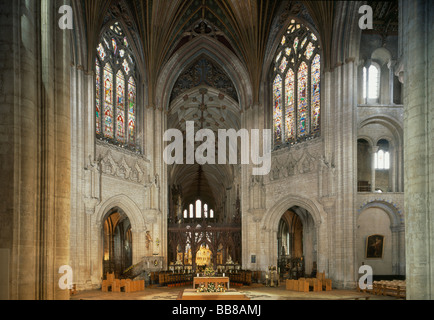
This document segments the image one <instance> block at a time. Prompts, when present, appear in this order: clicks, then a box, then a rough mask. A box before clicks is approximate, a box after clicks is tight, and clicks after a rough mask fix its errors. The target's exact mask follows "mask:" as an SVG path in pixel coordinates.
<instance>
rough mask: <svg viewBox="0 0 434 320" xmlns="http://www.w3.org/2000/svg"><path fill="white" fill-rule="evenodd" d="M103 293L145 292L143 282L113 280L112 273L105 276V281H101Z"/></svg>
mask: <svg viewBox="0 0 434 320" xmlns="http://www.w3.org/2000/svg"><path fill="white" fill-rule="evenodd" d="M101 290H102V291H103V292H110V291H111V292H125V293H131V292H138V291H144V290H145V280H131V279H122V280H120V279H115V276H114V273H113V274H109V273H108V274H107V280H103V281H102V286H101Z"/></svg>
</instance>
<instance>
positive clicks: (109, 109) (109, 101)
mask: <svg viewBox="0 0 434 320" xmlns="http://www.w3.org/2000/svg"><path fill="white" fill-rule="evenodd" d="M113 122H114V121H113V72H112V68H111V67H110V64H108V63H107V64H106V66H105V68H104V121H103V125H104V136H105V137H106V138H113Z"/></svg>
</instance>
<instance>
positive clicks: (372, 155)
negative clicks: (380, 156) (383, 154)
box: [369, 146, 378, 192]
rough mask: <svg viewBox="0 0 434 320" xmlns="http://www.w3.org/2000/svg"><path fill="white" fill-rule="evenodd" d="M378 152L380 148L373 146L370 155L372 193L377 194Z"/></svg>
mask: <svg viewBox="0 0 434 320" xmlns="http://www.w3.org/2000/svg"><path fill="white" fill-rule="evenodd" d="M377 152H378V147H377V146H373V147H372V148H371V149H370V151H369V153H370V154H371V192H375V169H376V168H375V155H376V154H377Z"/></svg>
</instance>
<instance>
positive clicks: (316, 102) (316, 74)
mask: <svg viewBox="0 0 434 320" xmlns="http://www.w3.org/2000/svg"><path fill="white" fill-rule="evenodd" d="M311 70H312V75H311V78H310V79H311V86H312V88H311V94H312V98H311V112H312V115H311V130H312V132H318V131H319V129H320V109H321V57H320V55H319V54H317V55H316V56H315V58H314V59H313V61H312V68H311Z"/></svg>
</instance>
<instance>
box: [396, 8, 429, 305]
mask: <svg viewBox="0 0 434 320" xmlns="http://www.w3.org/2000/svg"><path fill="white" fill-rule="evenodd" d="M400 11H401V15H400V25H401V26H402V29H401V33H400V38H401V45H402V54H403V59H404V168H405V174H404V189H405V190H404V192H405V194H404V201H405V215H406V217H405V218H406V219H405V224H406V258H407V263H406V279H407V299H411V300H413V299H417V300H423V299H426V300H432V299H434V281H433V279H434V236H433V231H432V230H434V208H433V203H434V192H433V186H434V165H433V159H434V95H433V92H434V3H433V2H432V1H425V0H414V1H404V0H401V1H400Z"/></svg>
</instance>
